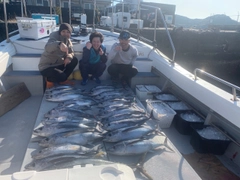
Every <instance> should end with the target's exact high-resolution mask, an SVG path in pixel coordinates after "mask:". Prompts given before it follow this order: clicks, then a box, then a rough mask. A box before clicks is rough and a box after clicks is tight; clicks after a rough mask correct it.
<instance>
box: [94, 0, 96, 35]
mask: <svg viewBox="0 0 240 180" xmlns="http://www.w3.org/2000/svg"><path fill="white" fill-rule="evenodd" d="M95 18H96V0H94V2H93V31H95Z"/></svg>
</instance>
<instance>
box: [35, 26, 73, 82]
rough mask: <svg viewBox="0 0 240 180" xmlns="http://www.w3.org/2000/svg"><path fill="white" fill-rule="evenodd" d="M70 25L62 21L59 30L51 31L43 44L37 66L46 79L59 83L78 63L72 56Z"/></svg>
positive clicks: (64, 79) (65, 78)
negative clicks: (43, 47)
mask: <svg viewBox="0 0 240 180" xmlns="http://www.w3.org/2000/svg"><path fill="white" fill-rule="evenodd" d="M71 33H72V27H71V26H70V25H69V24H67V23H63V24H61V25H60V27H59V31H56V32H52V33H51V34H50V37H49V40H48V42H47V44H46V45H45V50H44V52H43V54H42V56H41V59H40V62H39V64H38V68H39V71H40V73H41V74H42V75H43V76H44V77H45V78H46V80H47V81H49V82H53V83H61V82H64V81H66V80H67V78H68V76H69V75H70V74H71V73H72V72H73V70H74V68H75V67H76V65H77V63H78V59H77V58H76V57H74V52H73V45H72V42H71V40H70V37H71Z"/></svg>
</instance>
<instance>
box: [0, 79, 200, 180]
mask: <svg viewBox="0 0 240 180" xmlns="http://www.w3.org/2000/svg"><path fill="white" fill-rule="evenodd" d="M109 82H110V81H104V82H103V83H102V84H109ZM95 85H96V84H95V82H94V81H90V82H89V83H88V85H87V86H85V87H84V88H86V89H89V88H92V87H94V86H95ZM76 86H79V87H80V88H82V86H80V85H76ZM56 105H57V103H53V102H48V101H46V100H45V98H42V97H41V96H36V97H35V96H32V97H30V98H29V99H27V100H25V101H24V102H22V103H21V104H20V105H19V106H17V107H16V108H14V109H13V110H12V111H10V112H8V113H6V114H5V115H3V116H2V117H1V118H0V124H1V125H0V128H1V131H0V133H1V148H0V154H1V166H0V174H1V175H6V174H11V173H14V172H18V171H23V170H24V166H25V165H26V164H28V163H30V162H31V160H32V159H31V154H32V153H33V152H34V151H35V150H36V149H39V147H38V144H37V143H36V142H33V139H34V137H33V136H32V130H33V128H34V127H37V126H39V124H40V122H41V120H42V118H43V116H44V114H45V113H46V112H47V111H49V110H50V109H52V108H54V107H56ZM23 112H24V113H23ZM16 114H17V116H16ZM16 117H18V119H16ZM13 118H15V119H13ZM35 119H36V120H35ZM10 121H11V123H9V122H10ZM9 129H11V131H9ZM168 144H169V146H170V147H171V148H172V149H173V150H174V152H173V151H171V150H169V149H168V148H164V147H163V148H162V150H160V151H157V152H156V153H148V154H147V157H146V163H145V165H144V168H146V169H149V171H152V172H150V174H152V175H153V176H156V177H157V176H159V175H161V177H162V178H163V179H200V178H199V176H198V175H197V174H196V172H195V171H194V170H193V169H192V167H191V166H190V165H189V164H188V162H187V161H186V160H185V159H184V158H183V157H182V156H181V154H180V152H179V151H178V150H177V149H176V147H175V146H173V144H172V143H171V142H170V141H168ZM108 158H109V160H111V161H115V162H121V163H126V162H127V161H129V157H124V158H122V157H116V156H109V157H108ZM134 158H135V159H134V161H135V162H138V160H139V158H140V157H139V156H136V157H134ZM130 159H131V158H130ZM134 161H131V162H134ZM147 171H148V170H147ZM156 171H158V173H156ZM160 171H161V173H160V174H159V172H160ZM155 173H156V174H155ZM154 174H155V175H154Z"/></svg>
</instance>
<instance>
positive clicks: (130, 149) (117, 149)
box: [107, 140, 162, 156]
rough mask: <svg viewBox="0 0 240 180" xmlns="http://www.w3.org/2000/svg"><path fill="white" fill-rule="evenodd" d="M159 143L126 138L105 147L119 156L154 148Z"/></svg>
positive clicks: (108, 151)
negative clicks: (126, 139)
mask: <svg viewBox="0 0 240 180" xmlns="http://www.w3.org/2000/svg"><path fill="white" fill-rule="evenodd" d="M161 145H162V144H161V143H157V142H154V141H152V140H128V141H122V142H119V143H116V144H115V145H113V146H112V147H110V148H109V149H107V153H109V154H114V155H119V156H127V155H137V154H143V153H145V152H148V151H151V150H154V149H155V148H157V147H159V146H161Z"/></svg>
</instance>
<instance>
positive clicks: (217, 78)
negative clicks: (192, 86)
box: [194, 68, 240, 101]
mask: <svg viewBox="0 0 240 180" xmlns="http://www.w3.org/2000/svg"><path fill="white" fill-rule="evenodd" d="M197 72H200V73H202V74H204V75H206V76H208V77H210V78H212V79H214V80H216V81H218V82H220V83H222V84H224V85H226V86H228V87H231V88H232V93H233V101H237V94H236V90H238V91H240V87H238V86H236V85H234V84H232V83H230V82H227V81H225V80H223V79H221V78H219V77H217V76H214V75H212V74H210V73H207V72H205V71H203V70H201V69H198V68H196V69H195V70H194V80H195V81H196V80H197Z"/></svg>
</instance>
